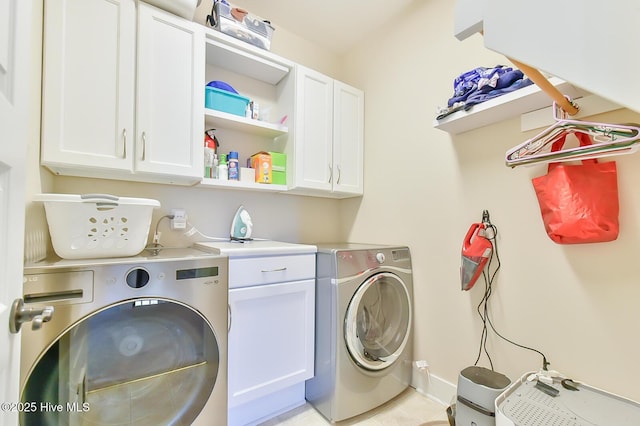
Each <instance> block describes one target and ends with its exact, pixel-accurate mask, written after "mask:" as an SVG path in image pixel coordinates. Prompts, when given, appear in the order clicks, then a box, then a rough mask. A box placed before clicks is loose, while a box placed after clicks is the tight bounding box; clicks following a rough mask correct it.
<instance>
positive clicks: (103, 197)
mask: <svg viewBox="0 0 640 426" xmlns="http://www.w3.org/2000/svg"><path fill="white" fill-rule="evenodd" d="M80 198H81V199H82V201H91V202H99V201H102V202H110V201H111V202H113V201H115V202H118V200H119V199H120V198H119V197H116V196H115V195H110V194H82V195H80Z"/></svg>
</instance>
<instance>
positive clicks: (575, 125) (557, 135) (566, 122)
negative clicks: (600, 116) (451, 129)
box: [505, 102, 640, 167]
mask: <svg viewBox="0 0 640 426" xmlns="http://www.w3.org/2000/svg"><path fill="white" fill-rule="evenodd" d="M552 109H553V117H554V119H555V123H554V124H552V125H551V126H550V127H548V128H546V129H545V130H543V131H542V132H540V133H538V134H537V135H536V136H534V137H533V138H531V139H529V140H527V141H525V142H523V143H521V144H519V145H517V146H515V147H513V148H511V149H510V150H508V151H507V153H506V156H505V163H506V165H507V166H509V167H516V166H520V165H526V164H533V163H543V162H551V161H553V162H560V161H574V160H586V159H589V158H600V157H609V156H613V155H622V154H631V153H634V152H636V151H637V150H638V149H639V148H640V144H639V142H640V127H639V126H638V125H633V124H630V125H625V124H608V123H596V122H591V121H581V120H573V119H570V118H567V117H568V114H567V113H566V112H565V111H564V110H563V109H562V108H560V107H559V106H558V105H557V103H556V102H554V103H553V108H552ZM577 132H580V133H586V134H588V135H589V136H590V137H591V139H592V140H593V144H592V145H586V146H578V147H572V148H561V149H560V150H558V151H552V150H551V147H552V146H553V143H554V142H556V141H558V140H560V139H561V138H562V137H563V136H566V134H567V133H577Z"/></svg>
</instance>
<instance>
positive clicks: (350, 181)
mask: <svg viewBox="0 0 640 426" xmlns="http://www.w3.org/2000/svg"><path fill="white" fill-rule="evenodd" d="M363 171H364V93H363V92H362V91H361V90H359V89H356V88H355V87H351V86H349V85H347V84H344V83H342V82H340V81H337V80H336V81H334V82H333V191H334V192H336V193H338V194H342V195H343V196H349V195H362V194H363V189H364V185H363V182H362V181H363V179H364V173H363Z"/></svg>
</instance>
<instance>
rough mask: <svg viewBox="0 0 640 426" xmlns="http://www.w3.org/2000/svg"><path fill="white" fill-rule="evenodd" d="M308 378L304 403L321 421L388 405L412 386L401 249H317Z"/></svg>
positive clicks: (408, 272)
mask: <svg viewBox="0 0 640 426" xmlns="http://www.w3.org/2000/svg"><path fill="white" fill-rule="evenodd" d="M317 247H318V253H317V268H316V274H317V278H316V345H315V376H314V377H313V378H312V379H310V380H308V381H307V382H306V389H305V390H306V399H307V400H308V401H309V402H310V403H311V404H312V405H313V406H314V407H315V408H316V409H317V410H318V411H319V412H320V413H321V414H322V415H323V416H325V417H326V418H327V419H328V420H330V421H332V422H336V421H340V420H344V419H347V418H350V417H353V416H356V415H358V414H362V413H364V412H367V411H369V410H371V409H373V408H375V407H378V406H380V405H382V404H383V403H385V402H387V401H389V400H390V399H392V398H393V397H395V396H396V395H398V394H399V393H401V392H402V391H403V390H405V389H406V388H407V387H408V386H409V384H410V381H411V365H412V356H413V334H412V322H413V277H412V269H411V254H410V251H409V248H408V247H402V246H398V247H396V246H393V247H385V246H379V245H366V244H352V243H340V244H318V245H317Z"/></svg>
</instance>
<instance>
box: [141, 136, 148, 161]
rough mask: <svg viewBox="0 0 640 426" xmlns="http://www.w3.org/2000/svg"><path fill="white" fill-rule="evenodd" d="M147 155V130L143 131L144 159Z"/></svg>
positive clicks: (143, 159)
mask: <svg viewBox="0 0 640 426" xmlns="http://www.w3.org/2000/svg"><path fill="white" fill-rule="evenodd" d="M146 157H147V132H142V161H145V160H146Z"/></svg>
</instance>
